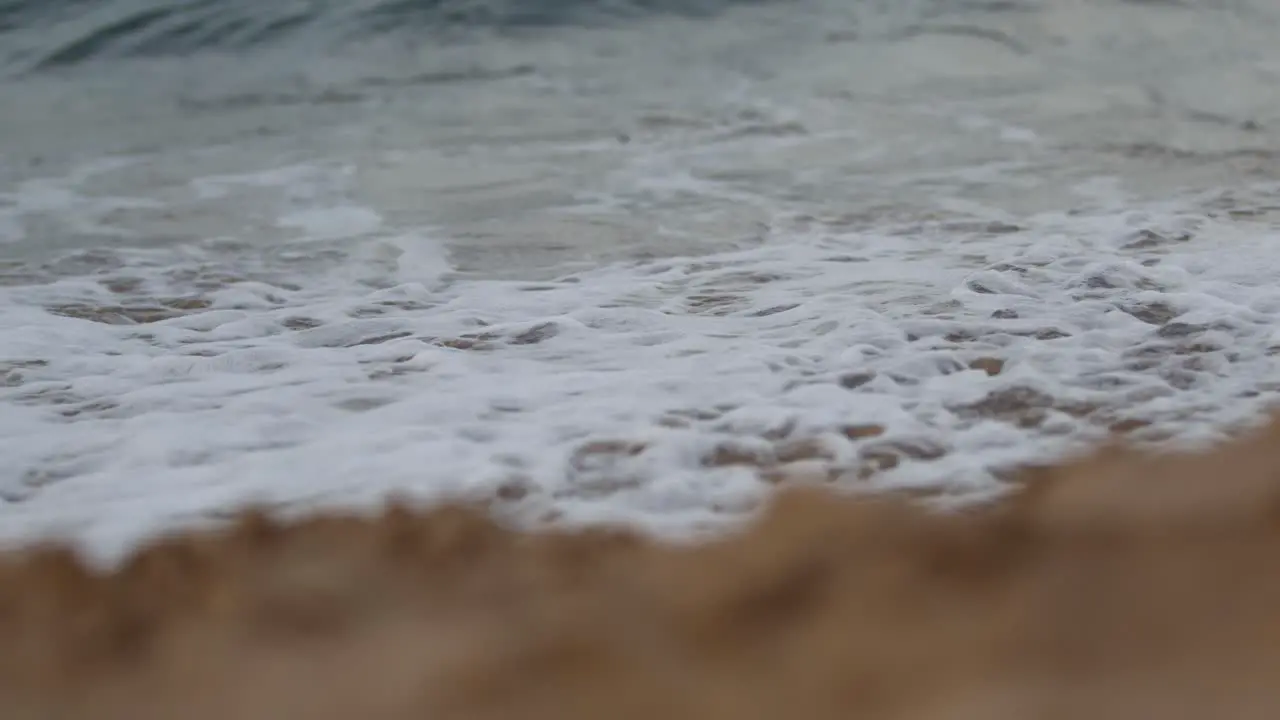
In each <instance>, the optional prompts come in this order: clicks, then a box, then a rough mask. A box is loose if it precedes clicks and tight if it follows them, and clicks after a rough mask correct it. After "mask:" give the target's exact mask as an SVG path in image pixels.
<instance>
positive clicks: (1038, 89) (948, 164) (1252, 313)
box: [0, 0, 1280, 556]
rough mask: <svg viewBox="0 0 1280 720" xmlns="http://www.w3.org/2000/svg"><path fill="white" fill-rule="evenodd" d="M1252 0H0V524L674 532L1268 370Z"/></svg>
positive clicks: (1279, 52)
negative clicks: (262, 515) (420, 520)
mask: <svg viewBox="0 0 1280 720" xmlns="http://www.w3.org/2000/svg"><path fill="white" fill-rule="evenodd" d="M1277 37H1280V6H1276V5H1274V4H1273V3H1268V2H1265V1H1264V0H1248V1H1247V0H1217V1H1216V2H1203V3H1191V2H1175V1H1172V0H1170V1H1166V2H1159V1H1155V0H1147V1H1145V2H1138V1H1136V0H1130V1H1122V0H1043V1H1040V2H1035V1H1033V0H1000V1H996V0H987V1H980V0H897V1H895V2H886V1H883V0H880V1H872V0H845V1H840V0H789V1H788V0H776V1H773V2H770V1H766V0H759V1H757V2H746V1H742V0H739V1H737V2H733V1H731V0H701V1H694V2H677V1H676V0H667V1H660V0H648V1H647V2H641V1H640V0H575V1H572V2H569V1H566V0H538V1H537V2H522V1H520V0H494V1H493V2H449V1H447V0H435V1H429V0H360V1H359V2H341V3H340V2H324V1H322V0H312V1H310V2H307V1H301V2H280V3H257V2H250V1H249V0H187V1H185V2H164V1H162V0H103V1H102V2H93V3H90V2H83V1H80V0H51V1H45V0H7V1H0V73H2V75H3V76H2V78H0V458H3V462H0V539H3V540H4V541H5V542H22V541H29V540H32V539H33V538H38V537H47V536H60V537H70V538H74V539H77V540H80V541H84V542H85V543H86V544H87V546H88V547H90V548H91V549H93V550H95V551H97V552H100V553H102V554H104V555H107V556H110V555H112V554H114V553H117V552H119V551H120V550H123V549H125V548H127V547H128V546H129V545H130V544H131V543H133V542H135V541H137V540H138V539H139V538H141V537H145V536H147V535H150V534H152V533H155V532H158V531H162V530H165V529H168V528H173V527H178V526H185V525H191V524H202V523H207V522H215V521H217V520H218V519H219V518H221V517H224V516H225V514H226V513H227V512H228V511H229V510H230V509H233V508H236V507H238V506H240V505H242V504H244V503H250V502H252V503H259V504H265V505H267V506H268V507H272V508H275V509H277V510H280V511H282V512H291V511H299V510H307V509H311V508H316V507H334V506H342V507H352V506H355V507H368V506H377V505H378V504H380V503H382V502H383V501H384V500H385V499H386V498H388V497H389V496H391V495H398V496H401V497H407V498H411V499H415V500H423V501H427V500H437V499H442V498H459V497H460V498H467V499H473V500H481V501H486V502H489V503H491V505H492V507H494V508H495V510H496V511H498V512H500V513H502V514H503V515H504V516H505V517H509V518H511V519H512V520H514V521H517V522H525V523H540V522H547V521H553V522H565V523H583V522H600V521H622V522H629V523H638V524H640V525H642V526H644V527H648V528H651V529H654V530H656V531H659V532H668V533H677V534H679V533H688V532H698V531H701V530H704V529H712V528H717V527H722V526H723V525H724V523H725V522H728V521H732V520H734V519H736V518H740V517H742V516H744V515H745V514H747V513H749V512H750V511H751V510H752V509H753V508H755V507H757V506H758V504H759V503H760V502H761V500H763V499H764V498H765V497H767V494H768V493H769V491H770V490H771V489H772V488H773V487H775V486H777V485H778V484H779V483H787V482H811V481H817V482H827V483H832V484H835V485H837V486H840V487H844V488H848V489H850V490H864V489H865V490H883V489H905V490H909V491H912V492H921V493H926V494H929V495H931V496H933V497H936V498H938V499H939V501H941V502H944V503H947V502H964V501H969V500H973V499H982V498H986V497H990V496H992V495H994V494H997V493H999V492H1000V491H1001V490H1002V489H1003V488H1004V487H1005V485H1004V484H1005V482H1007V471H1008V469H1009V468H1011V467H1014V466H1017V465H1019V464H1023V463H1034V462H1040V461H1044V460H1048V459H1051V458H1054V457H1058V456H1061V455H1062V454H1064V453H1070V452H1074V451H1076V450H1078V449H1079V448H1081V447H1084V446H1085V445H1087V444H1089V443H1092V442H1094V441H1096V440H1098V439H1099V438H1101V437H1103V436H1104V435H1106V434H1107V433H1109V432H1113V431H1120V432H1125V433H1127V434H1129V435H1130V436H1132V437H1133V438H1134V439H1136V440H1141V441H1148V442H1156V443H1159V442H1172V443H1181V444H1186V443H1197V442H1208V441H1213V440H1216V439H1218V438H1221V437H1223V436H1224V434H1226V433H1229V432H1233V431H1235V430H1238V429H1239V428H1242V427H1247V426H1248V425H1249V424H1250V423H1252V422H1255V421H1256V420H1258V419H1259V418H1260V416H1261V413H1262V412H1263V411H1264V410H1265V409H1266V407H1267V406H1268V404H1269V403H1271V402H1272V401H1273V399H1274V398H1275V396H1276V395H1275V394H1276V391H1277V388H1280V359H1278V358H1277V353H1278V352H1280V322H1278V318H1280V315H1278V313H1280V282H1277V278H1280V232H1278V230H1277V228H1278V225H1277V223H1278V222H1280V182H1277V181H1280V43H1277V42H1275V38H1277Z"/></svg>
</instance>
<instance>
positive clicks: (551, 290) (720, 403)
mask: <svg viewBox="0 0 1280 720" xmlns="http://www.w3.org/2000/svg"><path fill="white" fill-rule="evenodd" d="M1275 191H1276V188H1274V187H1262V186H1260V187H1256V188H1254V189H1253V191H1252V192H1253V195H1251V196H1249V197H1245V196H1243V195H1241V194H1239V193H1237V194H1236V195H1235V196H1233V199H1232V202H1233V203H1234V205H1235V207H1237V208H1241V209H1247V208H1250V207H1257V206H1260V205H1262V204H1264V203H1263V201H1264V200H1265V198H1266V197H1267V196H1268V195H1270V194H1271V193H1273V192H1275ZM1250 198H1253V200H1254V201H1256V202H1254V203H1253V204H1251V200H1250ZM1220 204H1221V198H1215V197H1209V196H1193V197H1183V198H1177V199H1172V200H1168V201H1165V202H1162V203H1158V204H1149V205H1148V206H1145V207H1131V208H1130V209H1128V210H1124V211H1116V210H1110V209H1103V210H1096V211H1087V212H1080V213H1043V214H1038V215H1032V216H1028V217H1026V218H1022V219H1019V220H1018V221H1017V222H1016V224H1004V225H1001V224H998V223H996V224H993V223H992V222H990V221H986V220H969V221H959V220H956V221H943V222H929V223H923V224H919V223H917V224H914V225H910V226H908V225H903V226H892V225H888V226H884V227H881V228H878V229H873V230H851V229H847V228H846V229H843V230H842V229H840V228H838V227H836V226H832V225H825V224H823V223H821V222H819V221H814V220H813V219H811V218H810V219H803V220H797V221H796V222H795V223H793V224H792V226H791V227H781V226H780V227H778V228H775V233H774V235H775V237H777V238H778V239H777V240H775V241H773V242H768V243H765V244H764V245H762V246H760V247H755V248H751V249H746V250H741V251H736V252H726V253H720V254H715V255H711V256H704V257H696V258H669V259H662V260H656V261H645V262H631V263H614V264H608V265H605V266H602V267H598V268H595V269H591V270H587V271H583V272H578V273H573V274H570V275H568V276H565V277H560V278H558V279H556V280H553V281H546V282H530V281H517V280H485V279H466V278H465V277H462V276H458V275H457V274H456V273H452V272H451V271H450V270H449V268H448V267H447V265H446V264H445V263H446V262H447V252H446V251H445V250H443V249H442V246H441V245H440V244H439V243H438V242H437V241H435V240H433V239H432V238H431V237H430V236H424V235H413V234H409V235H399V236H390V235H388V236H385V237H381V238H378V239H373V240H367V241H365V244H363V245H361V246H360V247H361V252H362V253H363V256H357V257H355V259H351V258H348V259H347V260H346V261H344V262H343V263H339V264H337V265H335V266H332V267H329V268H328V269H327V270H325V271H324V272H313V273H311V274H307V275H296V276H293V277H291V278H289V282H282V283H279V284H270V283H267V282H262V281H252V280H242V281H238V282H231V283H228V284H226V285H225V286H224V287H221V288H216V289H213V290H211V291H210V292H209V293H207V295H206V298H205V302H204V303H202V304H200V305H199V306H193V307H191V308H188V309H185V310H177V311H174V312H173V313H172V315H173V316H172V317H168V318H167V319H159V320H157V321H154V322H146V323H145V324H109V323H108V322H102V320H104V319H108V320H109V319H110V318H103V317H100V316H99V317H94V316H92V313H91V312H89V311H79V312H75V311H69V310H61V311H59V310H57V304H56V302H55V300H57V299H58V298H59V297H61V298H62V299H63V300H64V301H65V300H69V299H71V298H73V297H78V298H80V299H81V300H82V301H85V302H97V303H98V304H99V305H103V306H105V305H107V302H106V301H107V299H108V297H107V295H104V293H105V291H104V290H102V289H101V288H100V287H96V286H95V287H91V284H89V283H86V282H82V281H76V280H70V279H69V280H64V281H62V282H60V283H55V284H53V285H34V286H15V287H7V288H4V289H3V298H2V302H0V337H2V338H3V342H2V343H0V348H3V349H2V350H0V367H2V368H3V371H4V375H3V378H4V381H3V388H2V389H0V399H2V400H3V402H2V403H0V456H3V457H4V458H5V460H6V462H5V463H4V466H3V468H0V493H2V494H3V496H4V498H5V499H6V503H5V504H3V505H0V517H2V518H3V523H0V528H2V530H0V533H3V536H4V537H6V538H8V539H10V540H15V539H23V538H30V537H32V536H35V535H43V534H47V533H51V532H53V533H62V534H68V533H69V534H71V535H73V536H75V537H78V538H81V539H84V540H87V541H89V542H90V543H91V545H92V546H93V547H95V548H96V549H97V550H98V551H100V552H105V553H108V554H110V553H112V552H114V551H116V550H118V549H120V548H123V547H125V546H126V545H127V544H128V543H130V542H132V541H133V540H135V539H137V538H138V537H139V536H142V535H145V534H149V533H151V532H154V531H156V530H157V529H160V528H164V527H167V526H171V525H174V524H180V523H190V522H198V521H201V520H202V519H208V518H210V517H213V516H214V515H215V514H216V512H218V511H220V510H225V509H226V508H228V507H231V506H234V505H238V504H241V503H244V502H250V501H252V502H264V503H268V504H271V505H276V506H282V507H314V506H317V505H352V504H355V505H360V504H367V503H377V502H380V501H381V500H382V499H384V498H385V497H386V496H387V494H388V493H399V494H406V495H409V496H413V497H417V498H420V499H437V498H441V497H455V496H463V497H471V498H506V500H501V501H500V505H501V506H502V507H504V508H505V509H507V510H509V511H510V512H512V513H514V514H515V515H516V516H517V517H521V518H525V519H530V520H536V519H539V518H545V517H547V516H548V514H549V513H551V512H552V511H553V510H554V511H555V513H556V514H557V515H558V516H559V514H562V516H563V519H564V520H566V521H569V522H585V521H598V520H606V519H607V520H625V521H628V522H640V523H641V524H645V525H648V526H650V527H654V528H657V529H660V530H672V531H687V530H690V529H696V528H699V527H706V526H709V525H714V524H715V523H717V522H719V521H720V520H724V519H727V518H731V517H736V516H738V515H740V513H741V512H743V511H746V510H748V509H750V508H751V507H752V506H753V505H754V503H756V502H757V501H758V500H759V499H760V498H761V497H762V496H763V494H764V493H766V492H767V491H768V488H769V487H770V482H769V480H777V479H778V478H779V477H780V476H783V477H786V476H788V474H790V477H792V478H794V479H806V478H808V479H812V478H813V477H818V476H821V477H823V478H834V481H835V482H837V483H838V484H841V485H844V486H846V487H850V488H854V489H857V488H892V487H911V488H935V489H939V490H941V491H943V492H944V493H945V494H948V495H951V496H954V497H959V498H963V497H979V496H983V495H985V494H989V493H991V492H995V491H998V489H999V483H998V481H997V480H996V479H995V478H994V477H993V476H992V475H991V471H992V470H999V469H1001V468H1006V467H1009V466H1011V465H1014V464H1017V463H1021V462H1026V461H1036V460H1041V459H1044V458H1046V457H1050V456H1052V455H1054V454H1055V453H1060V452H1063V451H1066V450H1070V449H1072V448H1075V447H1078V446H1079V443H1081V442H1084V441H1086V440H1090V439H1095V438H1097V437H1098V436H1099V435H1100V433H1102V432H1103V431H1104V430H1105V429H1106V428H1107V427H1108V426H1111V425H1115V424H1117V423H1120V422H1122V421H1133V422H1132V424H1134V425H1137V424H1139V422H1138V421H1141V423H1146V422H1150V423H1151V425H1150V426H1144V427H1142V428H1139V429H1138V430H1137V431H1136V435H1137V436H1138V437H1142V436H1143V433H1147V434H1148V437H1151V438H1154V439H1162V438H1170V437H1174V438H1179V439H1183V440H1188V439H1191V440H1206V439H1213V438H1216V437H1219V436H1220V434H1221V433H1222V432H1224V431H1225V430H1226V429H1228V428H1231V427H1233V426H1236V427H1238V426H1240V424H1241V423H1246V422H1248V421H1250V420H1253V419H1255V418H1256V417H1257V413H1258V411H1259V410H1260V409H1261V407H1262V403H1263V401H1264V399H1265V398H1266V397H1268V396H1269V395H1270V394H1271V392H1272V391H1273V390H1274V389H1275V388H1276V387H1277V383H1280V364H1278V363H1277V362H1276V360H1275V359H1274V358H1273V353H1274V352H1275V350H1276V345H1277V333H1276V331H1275V329H1274V312H1275V311H1276V310H1277V309H1280V290H1277V289H1276V286H1275V282H1274V278H1275V277H1277V276H1280V256H1277V255H1276V254H1275V253H1274V252H1272V248H1273V247H1274V243H1275V242H1276V241H1277V234H1276V232H1275V231H1274V230H1273V229H1271V228H1270V227H1268V226H1266V225H1264V224H1262V223H1260V222H1253V221H1251V220H1249V219H1247V218H1246V219H1239V218H1236V219H1232V218H1229V217H1226V216H1223V215H1221V214H1219V213H1216V212H1214V211H1213V210H1212V209H1211V208H1213V207H1215V205H1220ZM1244 214H1247V213H1244ZM357 217H365V216H364V215H359V214H357ZM357 224H358V225H360V227H359V228H358V229H359V230H360V231H361V232H364V231H372V225H363V224H360V223H357ZM300 226H301V227H303V228H305V224H300ZM188 252H190V251H188ZM206 252H207V251H206ZM147 257H148V255H146V254H145V253H141V254H138V255H136V256H133V259H132V260H130V261H129V264H131V265H132V266H133V267H132V268H131V269H130V270H131V272H132V273H134V274H136V273H138V272H141V271H144V270H145V268H146V267H147V266H148V264H149V263H147V262H145V260H146V258H147ZM163 260H164V262H163V263H150V264H151V265H153V266H155V265H158V266H159V267H161V268H163V266H164V264H166V263H173V262H176V261H177V259H176V258H174V257H167V258H164V259H163ZM354 264H361V265H362V266H361V267H359V268H354V267H353V265H354ZM155 279H156V280H157V281H158V280H159V276H158V275H157V277H156V278H155ZM50 308H53V309H54V312H55V313H57V312H62V313H63V314H62V315H58V314H51V313H50ZM121 312H126V311H121ZM121 322H124V321H123V320H121ZM979 358H999V359H1001V360H1003V361H1004V363H1005V364H1004V367H1003V369H1002V370H1001V371H1000V372H999V373H998V374H995V375H988V373H987V372H985V371H984V370H983V369H970V368H969V366H970V365H971V364H972V363H973V362H974V361H975V360H978V359H979ZM864 426H882V427H883V428H885V432H884V434H883V435H879V436H875V437H860V436H859V432H858V431H857V430H856V428H860V427H864ZM849 428H855V430H853V431H850V430H849ZM850 436H852V437H850ZM805 441H813V442H812V443H809V445H808V447H809V449H807V450H800V451H797V450H796V448H797V447H799V446H800V445H803V444H804V442H805ZM797 453H798V454H797ZM886 453H888V454H890V455H894V456H895V457H897V458H899V459H900V462H899V463H898V464H897V465H896V466H895V467H891V468H889V469H886V470H883V471H882V472H878V473H875V474H872V475H870V476H868V474H867V472H866V470H865V468H867V467H868V466H870V467H872V468H875V467H878V466H879V465H884V464H885V461H884V458H885V457H886ZM792 461H794V462H792ZM877 463H878V464H879V465H877ZM888 464H893V463H892V462H890V463H888ZM762 467H763V468H764V470H762V469H761V468H762Z"/></svg>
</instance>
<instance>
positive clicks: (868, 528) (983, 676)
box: [0, 426, 1280, 720]
mask: <svg viewBox="0 0 1280 720" xmlns="http://www.w3.org/2000/svg"><path fill="white" fill-rule="evenodd" d="M1026 482H1027V490H1026V491H1025V492H1023V493H1020V494H1019V495H1018V496H1017V497H1016V498H1014V499H1013V500H1011V501H1008V502H1006V503H1004V504H1003V505H1001V506H999V507H995V508H985V509H974V510H970V511H967V512H964V513H960V514H951V515H940V514H936V513H930V512H926V511H924V510H922V509H919V508H917V507H915V506H912V505H910V504H908V503H906V502H905V501H898V500H893V499H887V498H880V499H867V498H863V499H853V498H847V497H840V496H837V495H834V494H831V493H828V492H826V491H822V490H819V489H792V490H789V491H785V492H783V493H782V494H780V496H779V497H778V499H777V501H776V502H775V503H774V504H773V505H772V507H771V508H770V509H769V511H768V512H767V513H766V514H765V516H764V517H763V518H761V519H760V520H759V521H758V522H755V523H753V524H752V525H751V527H750V528H748V529H746V530H745V531H743V532H741V533H738V534H735V535H733V536H731V537H726V538H724V539H722V540H717V541H714V542H707V543H703V544H700V545H698V546H696V547H676V546H673V545H669V544H665V545H664V544H661V543H656V542H653V541H651V540H648V539H644V538H641V537H638V536H634V535H630V534H627V533H624V532H621V531H617V532H614V531H604V530H597V531H591V532H583V533H570V532H567V531H566V532H561V533H542V534H527V533H517V532H514V531H509V530H504V529H500V528H499V527H498V526H496V525H495V524H493V523H492V522H491V521H490V520H489V519H487V517H486V516H485V515H484V514H483V513H481V512H480V511H476V510H469V509H466V508H460V507H445V508H438V509H435V510H432V511H430V512H427V513H424V514H417V513H412V512H409V511H406V510H402V509H394V510H391V511H389V512H388V513H387V514H386V515H385V516H384V517H382V518H381V519H377V520H368V519H359V518H355V517H335V516H330V517H317V518H313V519H310V520H307V521H303V522H300V523H290V524H276V523H273V522H271V521H268V520H267V519H265V518H263V517H260V516H248V517H245V518H244V519H243V520H242V521H241V522H240V523H239V524H238V526H236V527H235V528H234V529H232V530H228V531H226V532H221V533H200V534H193V535H190V536H183V537H176V538H171V539H166V540H163V541H157V542H155V543H152V544H150V545H148V546H146V547H145V548H142V549H140V550H139V551H138V552H137V553H136V554H135V555H134V556H133V557H132V559H130V560H129V561H128V562H127V563H126V564H125V565H124V566H123V567H121V568H120V569H118V570H116V571H113V572H112V573H110V574H95V573H92V572H90V571H88V570H86V569H85V567H84V566H82V565H81V564H80V563H79V562H78V560H77V559H76V558H75V556H74V555H73V554H71V553H70V552H69V551H66V550H58V549H43V550H37V549H31V550H28V551H25V552H23V553H21V554H17V555H14V556H11V557H9V558H7V559H4V560H0V717H2V718H4V719H5V720H28V719H32V718H40V719H42V720H43V719H45V718H57V719H59V720H81V719H85V720H88V719H90V718H92V719H94V720H151V719H158V718H182V719H183V720H238V719H241V718H244V719H249V718H252V719H254V720H258V719H261V720H282V719H287V718H308V719H315V720H337V719H342V720H383V719H386V720H391V719H397V720H398V719H400V718H432V719H435V720H454V719H461V718H466V719H468V720H496V719H498V718H529V719H531V720H532V719H537V720H573V719H574V718H608V719H610V720H629V719H631V718H636V719H640V718H646V719H648V718H662V719H663V720H683V719H685V718H703V719H715V718H726V719H729V718H732V719H733V720H751V719H754V718H787V719H788V720H800V719H804V718H860V719H880V718H903V719H907V718H910V719H912V720H916V719H931V720H932V719H942V718H946V719H949V720H952V719H954V720H1003V719H1006V718H1009V719H1012V718H1018V719H1023V718H1035V719H1039V718H1044V719H1048V720H1052V719H1056V718H1090V719H1094V720H1102V719H1109V718H1117V719H1120V718H1123V719H1124V720H1135V719H1139V718H1162V719H1166V720H1167V719H1172V718H1208V719H1213V720H1220V719H1224V718H1259V719H1262V718H1266V719H1267V720H1270V719H1271V718H1275V717H1280V426H1277V427H1275V428H1272V429H1270V430H1268V431H1266V432H1264V433H1262V434H1261V435H1259V436H1258V437H1255V438H1253V439H1251V440H1247V441H1244V442H1241V443H1239V444H1236V445H1234V446H1232V447H1228V448H1224V449H1221V450H1219V451H1217V452H1215V453H1212V454H1208V455H1201V456H1184V457H1162V458H1144V457H1140V456H1138V455H1136V454H1132V453H1128V452H1122V451H1116V450H1111V451H1106V452H1103V453H1101V454H1099V455H1098V456H1096V457H1094V458H1091V459H1088V460H1084V461H1081V462H1077V463H1073V464H1070V465H1068V466H1064V467H1060V468H1054V469H1047V470H1042V471H1037V472H1035V473H1033V474H1031V475H1030V476H1029V477H1028V478H1027V480H1026Z"/></svg>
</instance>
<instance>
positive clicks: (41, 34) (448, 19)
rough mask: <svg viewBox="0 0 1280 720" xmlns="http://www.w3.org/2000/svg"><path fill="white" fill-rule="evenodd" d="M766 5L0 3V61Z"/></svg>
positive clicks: (553, 0)
mask: <svg viewBox="0 0 1280 720" xmlns="http://www.w3.org/2000/svg"><path fill="white" fill-rule="evenodd" d="M769 1H770V0H309V1H307V0H302V1H289V0H281V1H280V2H262V1H261V0H0V63H3V65H4V67H6V68H7V69H8V70H9V71H10V72H20V73H25V72H40V71H44V70H50V69H55V68H64V67H68V66H74V65H78V64H81V63H86V62H91V61H94V60H99V59H104V58H127V57H154V56H181V55H189V54H192V53H197V52H201V51H208V50H223V51H228V50H230V51H235V50H244V49H248V48H255V47H261V46H267V45H271V44H273V43H277V42H281V41H284V40H286V39H288V38H290V37H293V36H298V35H305V34H307V33H315V34H317V35H319V36H320V37H322V38H330V39H334V40H342V39H350V38H358V37H361V36H364V35H368V34H381V33H389V32H397V31H409V32H418V33H422V34H424V35H426V34H429V33H432V32H442V33H458V32H465V31H467V30H468V29H489V30H504V29H519V28H536V27H549V26H556V25H566V24H594V23H601V22H610V21H619V20H625V19H627V18H631V17H637V16H644V15H653V14H680V15H693V16H708V15H713V14H715V13H717V12H718V11H720V10H722V9H724V8H725V7H726V6H729V5H735V4H737V5H741V4H756V3H763V2H769Z"/></svg>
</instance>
